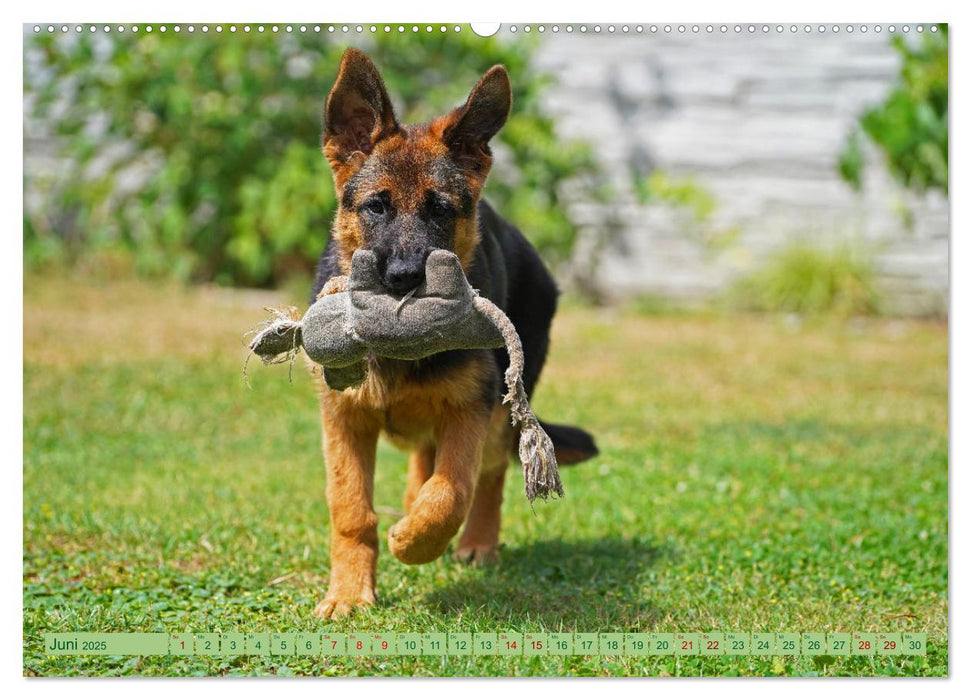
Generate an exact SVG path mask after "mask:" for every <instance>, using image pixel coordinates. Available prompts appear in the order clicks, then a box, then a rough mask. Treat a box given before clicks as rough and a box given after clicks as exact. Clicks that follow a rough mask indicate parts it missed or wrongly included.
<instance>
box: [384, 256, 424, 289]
mask: <svg viewBox="0 0 971 700" xmlns="http://www.w3.org/2000/svg"><path fill="white" fill-rule="evenodd" d="M425 257H427V256H424V255H423V256H418V257H413V258H405V259H401V258H393V259H391V260H389V261H388V269H387V270H386V271H385V273H384V286H385V287H387V288H388V291H390V292H391V293H392V294H395V295H397V296H403V295H405V294H407V293H408V292H410V291H411V290H412V289H414V288H415V287H417V286H418V285H419V284H421V283H422V280H424V279H425Z"/></svg>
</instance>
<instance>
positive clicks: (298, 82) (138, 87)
mask: <svg viewBox="0 0 971 700" xmlns="http://www.w3.org/2000/svg"><path fill="white" fill-rule="evenodd" d="M422 28H424V26H423V27H422ZM167 29H168V31H167V32H165V33H164V34H163V33H160V32H159V31H158V25H156V27H155V31H153V32H152V33H151V34H148V33H145V32H144V31H143V32H140V33H138V34H133V33H132V32H130V31H129V32H125V33H124V34H120V33H117V32H112V33H111V34H110V35H109V36H105V35H103V34H101V33H98V34H95V35H90V36H89V35H88V34H87V33H85V34H83V35H80V36H76V35H74V34H73V33H69V34H63V35H62V34H52V35H41V36H36V37H35V36H30V37H27V38H26V40H25V62H24V65H25V75H24V90H25V98H26V99H27V101H28V104H30V105H31V116H32V117H34V118H35V119H36V120H38V122H37V123H38V124H40V125H41V126H45V125H46V126H48V127H49V128H50V129H51V131H52V132H53V133H52V138H51V147H52V148H53V151H54V153H53V156H54V159H55V162H57V163H58V164H59V167H58V168H57V170H56V172H54V173H47V174H46V175H43V174H42V175H34V174H31V173H29V172H28V173H26V174H25V183H24V187H25V192H28V191H30V192H32V193H34V194H36V195H37V196H38V197H39V198H40V200H41V201H42V202H43V206H41V207H33V208H28V207H25V221H24V251H25V252H24V255H25V264H26V265H27V266H39V265H43V264H45V263H48V262H51V261H57V260H63V261H67V262H71V261H77V260H80V259H84V258H85V257H88V256H95V257H96V256H99V255H103V256H109V257H110V256H112V255H121V256H123V257H125V256H127V257H130V258H131V260H132V262H133V263H134V266H135V268H136V269H137V270H138V271H139V272H141V273H147V274H174V275H175V276H177V277H179V278H183V279H192V280H207V281H208V280H215V281H217V282H219V283H222V284H241V285H272V284H276V283H278V282H280V281H281V280H282V279H284V278H285V277H287V276H288V275H289V274H291V273H298V274H300V273H306V272H308V271H310V270H311V269H312V266H313V264H314V262H315V261H316V258H317V256H318V255H319V253H320V251H321V250H322V248H323V246H324V244H325V243H326V240H327V236H328V231H329V226H330V221H331V218H332V215H333V212H334V210H335V207H336V202H335V199H334V192H333V185H332V181H331V175H330V171H329V168H328V167H327V163H326V161H325V160H324V158H323V156H322V155H321V154H320V132H321V113H322V111H323V105H324V101H325V99H326V96H327V93H328V91H329V89H330V87H331V85H332V83H333V80H334V78H335V76H336V71H337V67H338V63H339V59H340V55H341V53H342V52H343V50H344V48H346V45H347V44H346V43H345V42H343V41H341V39H342V37H340V36H336V35H335V36H331V35H329V34H328V33H326V32H323V33H315V32H313V31H312V29H311V30H310V31H308V32H307V33H300V32H293V33H287V34H284V33H282V32H281V33H272V34H271V33H270V32H269V31H267V32H265V33H257V32H256V31H253V32H250V33H245V34H244V33H243V32H241V31H238V32H235V33H230V32H229V30H228V27H226V26H224V28H223V31H222V32H221V33H219V34H217V33H215V32H214V31H212V30H210V32H209V33H207V34H202V33H201V32H195V33H194V34H192V35H189V34H187V33H186V32H182V33H180V34H176V33H175V32H173V31H172V27H171V26H169V27H167ZM356 43H357V45H359V47H360V48H362V49H363V50H364V51H366V52H367V53H368V54H369V55H370V56H371V57H372V59H373V60H374V62H375V64H376V65H377V66H378V68H379V70H380V71H381V73H382V75H383V76H384V78H385V81H386V82H387V85H388V89H389V92H390V93H391V96H392V101H393V102H394V103H395V107H396V111H397V113H398V117H399V119H400V120H402V121H404V122H414V121H424V120H427V119H429V118H431V117H433V116H435V115H437V114H441V113H444V112H445V111H447V110H449V109H451V108H452V107H455V106H457V105H459V104H461V103H462V102H463V101H464V100H465V97H466V96H467V94H468V92H469V90H470V89H471V88H472V86H473V85H474V84H475V82H476V81H477V80H478V78H479V77H480V76H481V74H482V73H483V72H484V71H485V70H487V69H488V68H489V67H490V66H492V65H493V64H496V63H503V64H505V65H506V67H507V68H508V70H509V72H510V75H511V78H512V84H513V93H514V104H513V114H512V116H511V118H510V119H509V122H508V123H507V125H506V126H505V128H504V129H503V130H502V131H501V132H500V134H499V136H498V137H497V139H496V140H495V141H494V145H495V147H496V150H498V151H503V153H502V157H501V158H500V163H501V172H496V173H495V174H494V176H493V177H492V178H490V182H489V185H488V187H487V190H486V196H487V197H488V198H489V199H490V200H491V201H492V202H493V203H494V204H495V205H496V206H497V207H498V208H499V209H500V211H502V213H503V214H504V215H505V216H506V217H508V218H509V219H510V220H512V221H513V222H515V223H516V225H517V226H519V227H520V228H521V229H522V230H523V232H524V233H525V234H526V235H527V236H528V237H529V238H530V239H531V240H532V241H533V243H534V244H536V246H537V247H538V248H539V249H540V252H541V253H542V254H543V255H545V256H546V257H547V259H549V260H551V261H552V262H556V261H557V260H561V259H564V258H566V257H567V256H568V255H569V253H570V251H571V249H572V246H573V242H574V238H575V234H576V229H575V227H574V225H573V223H572V222H571V221H570V219H569V218H568V216H567V214H566V212H565V208H564V207H563V206H562V205H561V201H560V194H559V185H560V183H561V182H563V181H564V180H566V179H568V178H573V177H581V176H584V175H585V174H587V175H592V174H594V173H595V172H596V168H595V165H594V160H593V157H592V154H591V152H590V150H589V148H588V147H587V146H586V145H585V144H583V143H578V142H565V141H564V140H562V139H559V138H557V137H556V135H555V134H554V128H553V121H552V120H551V118H550V117H549V116H547V115H546V114H545V113H544V111H543V109H542V108H541V106H540V102H539V96H540V93H541V91H542V89H543V86H544V84H545V80H544V78H543V77H542V76H540V75H538V74H537V73H536V72H535V71H534V70H533V69H532V68H531V66H530V58H531V54H532V51H533V48H534V46H535V42H534V41H531V40H529V39H528V38H526V37H523V38H520V39H517V40H516V41H515V42H502V41H498V40H496V39H495V38H490V39H484V38H481V37H478V36H475V35H474V34H473V33H472V32H471V31H469V30H468V29H465V30H464V31H462V32H460V33H458V34H456V33H454V32H452V31H449V32H442V31H440V27H438V26H435V27H434V29H433V31H432V32H431V33H426V32H422V34H421V35H420V36H414V35H412V34H411V33H410V32H406V33H404V34H399V33H398V32H395V31H392V32H391V33H390V34H384V33H379V34H378V35H376V36H370V37H366V38H364V39H363V40H360V41H358V42H356ZM28 209H30V211H28Z"/></svg>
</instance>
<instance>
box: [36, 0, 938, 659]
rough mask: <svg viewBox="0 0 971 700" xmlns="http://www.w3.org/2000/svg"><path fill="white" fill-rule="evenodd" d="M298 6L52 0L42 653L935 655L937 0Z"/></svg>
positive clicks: (40, 498) (47, 38)
mask: <svg viewBox="0 0 971 700" xmlns="http://www.w3.org/2000/svg"><path fill="white" fill-rule="evenodd" d="M266 14H267V16H269V15H272V8H271V11H269V12H267V13H266ZM309 14H317V15H320V16H319V18H318V19H319V20H320V21H306V22H277V23H273V22H266V23H258V22H257V23H254V22H233V21H225V22H206V23H186V22H136V23H119V22H97V23H92V22H81V23H77V22H75V23H64V22H50V21H49V22H30V21H28V22H27V23H25V24H24V25H23V29H22V41H23V259H22V270H23V364H22V367H23V494H22V496H23V565H22V580H23V584H22V585H23V633H22V636H23V675H24V676H29V677H34V676H38V677H63V676H94V677H106V676H142V677H144V676H160V677H167V676H180V677H182V676H210V677H225V676H311V677H320V676H338V677H345V676H396V677H414V676H447V677H452V676H456V677H522V676H542V677H561V676H601V677H607V676H609V677H658V676H689V677H719V676H759V677H761V676H787V677H796V676H799V677H804V676H854V677H858V676H863V677H887V676H904V677H925V676H947V675H948V668H949V667H948V661H949V655H948V638H949V602H948V601H949V597H948V596H949V588H948V575H949V571H948V545H949V541H948V538H949V527H948V517H949V508H948V486H949V484H948V465H949V451H948V449H949V410H948V401H949V396H950V394H949V373H948V362H949V309H950V297H949V294H950V277H949V266H950V257H949V250H950V207H951V201H950V199H949V189H948V185H949V180H948V176H949V166H948V155H949V146H948V143H949V142H948V138H949V96H948V88H949V70H948V53H949V45H948V24H946V23H935V22H920V21H905V22H893V23H890V22H872V21H871V22H860V21H856V22H851V23H849V22H839V23H833V22H820V21H812V22H806V21H801V22H798V23H793V22H782V23H780V22H778V21H765V22H714V21H712V22H659V21H653V22H652V21H640V22H638V21H627V22H624V21H613V22H606V21H605V22H555V21H551V22H540V23H536V22H530V23H522V22H501V23H494V24H488V23H482V24H475V23H474V24H469V23H465V22H449V23H441V22H393V23H384V22H343V21H325V20H326V19H327V17H326V15H327V8H326V6H325V5H320V6H318V7H317V9H316V10H315V11H314V12H311V13H309ZM365 14H366V13H365ZM555 14H556V13H555V11H551V14H550V18H551V19H555V16H554V15H555ZM631 14H640V15H645V14H649V12H647V11H646V10H643V8H642V9H641V10H638V11H637V13H633V12H632V13H631ZM923 14H925V11H924V10H922V9H921V8H920V7H919V6H914V8H913V12H912V17H910V18H907V17H904V18H903V19H913V20H916V19H920V15H923ZM416 18H417V17H416ZM230 19H231V18H230ZM307 19H308V20H309V19H311V17H309V15H308V17H307ZM931 19H935V18H933V17H931Z"/></svg>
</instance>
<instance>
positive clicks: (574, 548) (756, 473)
mask: <svg viewBox="0 0 971 700" xmlns="http://www.w3.org/2000/svg"><path fill="white" fill-rule="evenodd" d="M281 301H282V299H281V298H280V296H279V295H273V294H270V293H265V294H264V293H257V292H232V291H227V290H215V289H194V290H182V289H179V288H172V287H153V286H148V285H145V284H142V283H137V282H114V283H102V284H100V285H98V284H91V283H82V282H80V281H78V280H74V281H73V282H71V281H67V282H63V281H62V282H56V281H53V280H51V279H46V278H45V279H41V278H37V277H34V278H31V277H28V279H27V282H26V285H25V301H24V317H25V321H24V323H25V326H24V354H25V364H24V563H23V578H24V673H25V674H26V675H42V676H61V675H133V674H139V675H237V674H247V675H248V674H253V675H263V674H280V675H283V674H287V675H289V674H293V675H306V674H311V675H337V676H343V675H407V676H425V675H518V676H525V675H564V674H574V675H610V676H625V675H692V676H695V675H706V676H707V675H807V674H809V675H816V674H818V675H922V676H923V675H944V674H946V673H947V635H948V625H947V618H948V605H947V582H948V570H947V551H948V550H947V539H948V523H947V488H948V485H947V465H948V462H947V431H948V423H947V420H948V412H947V390H948V375H947V360H948V358H947V328H946V326H945V325H943V324H941V323H920V322H905V321H886V320H881V321H866V322H849V323H837V322H826V323H823V322H819V323H814V324H808V325H806V326H802V327H797V328H793V327H792V326H793V324H791V323H789V324H787V323H786V322H785V319H781V318H777V317H768V316H767V317H756V316H740V317H739V316H734V317H722V316H699V315H690V316H676V315H661V316H644V315H636V314H633V313H626V312H622V311H596V310H590V309H581V308H568V309H566V310H564V311H563V312H562V313H561V316H560V317H559V319H558V321H557V324H556V326H555V328H554V339H553V346H552V352H551V356H550V360H549V364H548V366H547V369H546V371H545V374H544V377H543V380H542V381H541V382H540V386H539V389H538V391H537V394H536V396H535V397H534V402H533V405H534V408H535V409H536V412H537V413H538V414H539V415H540V416H541V417H544V418H546V419H548V420H552V421H555V422H563V423H573V424H577V425H581V426H584V427H586V428H587V429H589V430H590V431H591V432H593V433H594V434H595V435H596V437H597V440H598V442H599V444H600V447H601V450H602V454H601V455H600V456H599V457H598V458H596V459H595V460H593V461H591V462H589V463H586V464H584V465H581V466H577V467H574V468H570V469H567V470H564V472H563V482H564V486H565V489H566V497H565V498H564V499H562V500H559V501H555V502H554V501H551V502H548V503H543V502H538V503H537V504H536V506H535V512H533V510H532V509H531V508H530V506H529V504H528V503H527V502H526V499H525V497H524V495H523V493H522V478H521V476H519V475H518V474H516V473H514V474H513V475H511V478H509V479H508V480H507V482H506V506H505V510H504V521H503V526H504V527H503V534H504V536H503V539H504V543H505V545H504V549H503V551H502V558H501V561H500V563H499V564H498V565H496V566H493V567H491V568H484V569H472V568H467V567H466V566H463V565H460V564H458V563H454V562H452V561H451V560H450V559H449V558H447V557H446V558H443V559H441V560H439V561H436V562H434V563H431V564H427V565H424V566H421V567H417V568H411V567H407V566H405V565H403V564H401V563H399V562H398V561H397V560H395V559H394V558H393V557H392V556H390V555H389V554H388V552H387V547H386V544H385V542H384V537H385V535H386V533H387V528H388V527H389V526H390V525H391V524H392V523H393V522H394V520H395V517H396V516H395V514H394V511H395V510H397V509H398V508H400V503H401V495H402V491H403V487H404V474H405V463H406V458H405V456H404V455H403V454H401V453H399V452H396V451H395V450H394V449H392V448H390V447H388V446H386V445H382V447H381V448H380V451H379V464H378V475H377V486H376V498H375V501H376V505H377V506H378V507H379V509H380V512H381V513H382V516H381V518H382V520H381V524H380V530H381V536H382V555H381V560H380V562H379V569H378V586H379V594H380V601H379V603H378V605H377V606H376V607H374V608H373V609H372V610H371V611H369V612H365V613H359V614H357V615H355V616H353V617H352V618H350V619H347V620H342V621H322V620H318V619H315V618H314V617H312V615H311V611H312V610H313V607H314V604H315V603H316V602H317V600H318V599H319V598H320V597H321V596H322V595H323V593H324V590H325V587H326V582H327V574H328V555H327V551H328V550H327V542H328V527H329V526H328V517H327V509H326V505H325V500H324V486H325V484H324V467H323V461H322V457H321V454H320V441H321V435H320V425H319V422H318V418H317V408H316V398H315V396H314V394H313V391H312V387H311V384H310V381H309V378H308V376H307V373H306V371H305V369H304V367H303V364H302V362H298V364H297V365H296V366H295V367H294V369H293V381H292V383H289V382H288V380H287V369H286V367H280V366H276V367H269V368H264V367H262V366H260V365H259V362H258V361H257V362H255V364H254V363H251V364H250V371H249V379H250V383H251V387H250V388H247V386H246V384H245V383H244V381H243V378H242V374H241V367H242V360H243V357H244V356H245V352H244V349H243V343H242V339H241V337H242V333H243V332H244V331H245V330H247V329H248V328H250V327H252V326H253V325H255V323H256V322H257V321H259V320H261V319H262V318H263V317H264V315H265V314H264V312H263V310H262V307H263V306H264V305H266V304H274V303H276V304H278V303H280V302H281ZM321 630H332V631H338V632H347V631H365V632H376V631H388V632H425V631H438V632H460V631H461V632H475V631H490V632H491V631H508V630H514V631H520V632H530V631H581V632H611V631H615V632H647V631H663V632H676V631H682V632H701V631H710V630H717V631H746V632H757V631H767V632H781V631H796V632H811V631H822V632H836V631H843V632H850V631H860V632H888V631H895V632H896V631H914V632H925V633H927V634H928V638H929V653H928V655H927V656H926V657H873V658H843V657H839V658H837V657H815V658H814V657H791V656H783V657H774V658H771V657H757V656H747V657H735V658H689V659H685V658H677V659H676V658H673V657H647V658H636V657H611V656H598V657H581V656H571V657H545V658H512V659H510V658H503V657H488V658H483V657H475V658H470V657H389V658H382V657H368V658H361V659H354V658H341V659H332V660H325V659H320V658H309V657H307V658H303V657H293V658H291V659H289V660H286V661H281V660H279V659H278V658H266V659H260V658H257V657H214V658H206V657H189V658H179V657H144V658H139V657H84V656H75V657H51V656H46V655H44V654H43V652H42V651H41V638H42V635H43V633H45V632H72V631H92V632H93V631H113V632H120V631H146V632H162V631H187V632H196V633H199V632H209V631H223V632H229V631H241V632H257V631H259V632H270V631H281V632H291V631H321Z"/></svg>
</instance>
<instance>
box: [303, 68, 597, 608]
mask: <svg viewBox="0 0 971 700" xmlns="http://www.w3.org/2000/svg"><path fill="white" fill-rule="evenodd" d="M511 104H512V92H511V89H510V84H509V76H508V74H507V73H506V69H505V68H504V67H503V66H495V67H493V68H492V69H491V70H489V72H487V73H486V74H485V76H484V77H483V78H482V79H481V80H480V81H479V83H478V85H476V86H475V87H474V88H473V89H472V92H471V94H470V95H469V97H468V100H467V101H466V103H465V104H464V105H463V106H461V107H459V108H457V109H454V110H452V111H451V112H450V113H449V114H447V115H445V116H443V117H439V118H437V119H435V120H433V121H432V122H431V123H429V124H423V125H420V126H405V125H402V124H399V123H398V121H397V120H396V119H395V115H394V111H393V110H392V107H391V100H390V99H388V94H387V91H386V90H385V87H384V83H383V82H382V80H381V77H380V76H379V75H378V72H377V70H376V69H375V67H374V65H373V64H372V63H371V61H370V60H369V59H368V58H367V56H365V55H364V54H363V53H361V52H360V51H357V50H355V49H348V50H347V51H346V52H345V53H344V56H343V58H342V59H341V65H340V72H339V73H338V76H337V81H336V83H335V84H334V87H333V88H332V89H331V91H330V95H329V96H328V98H327V105H326V108H325V112H324V135H323V151H324V155H325V156H326V157H327V160H328V161H329V162H330V166H331V168H332V170H333V173H334V185H335V187H336V189H337V195H338V202H339V207H338V210H337V214H336V218H335V220H334V224H333V229H332V231H331V236H330V240H329V242H328V243H327V247H326V248H325V249H324V252H323V254H322V255H321V257H320V262H319V263H318V266H317V275H316V280H315V282H314V291H313V295H312V297H311V299H312V300H313V299H316V298H318V297H319V296H320V295H322V294H327V293H333V292H336V291H341V290H343V289H344V288H345V284H346V275H347V274H348V273H349V271H350V266H351V256H352V255H353V254H354V251H355V250H357V249H358V248H367V249H370V250H372V251H374V253H375V255H376V257H377V260H378V270H379V272H380V274H381V278H382V280H383V282H384V285H385V286H386V287H387V289H388V291H389V292H390V293H391V294H393V295H396V296H403V295H405V294H407V293H408V292H409V291H411V290H413V289H414V288H415V287H417V286H418V285H419V284H420V283H421V282H422V280H423V279H424V274H425V260H426V258H427V257H428V254H429V253H430V252H431V251H433V250H435V249H439V248H442V249H446V250H450V251H453V252H454V253H455V254H456V255H457V256H458V257H459V259H460V260H461V262H462V266H463V269H464V270H465V273H466V275H467V277H468V279H469V282H470V284H471V285H472V287H473V288H475V289H478V290H479V293H480V294H482V295H484V296H486V297H488V298H489V299H490V300H492V301H493V302H494V303H495V304H496V305H498V306H499V307H500V308H501V309H503V310H504V311H505V313H506V314H507V315H508V316H509V318H510V319H511V320H512V322H513V324H514V325H515V326H516V330H517V331H518V332H519V336H520V338H521V339H522V343H523V350H524V351H525V359H526V364H525V371H524V376H523V382H524V384H525V387H526V391H527V392H528V393H529V394H532V392H533V388H534V387H535V386H536V381H537V379H538V378H539V374H540V369H541V368H542V366H543V362H544V361H545V359H546V352H547V348H548V347H549V332H550V323H551V321H552V318H553V313H554V311H555V310H556V298H557V294H558V292H557V288H556V285H555V283H554V282H553V279H552V277H550V274H549V272H548V271H547V270H546V268H545V267H544V266H543V263H542V262H541V261H540V259H539V256H538V255H537V254H536V251H535V250H534V249H533V248H532V246H531V245H530V244H529V243H528V242H527V241H526V239H525V238H524V237H523V235H522V234H521V233H520V232H519V231H518V230H517V229H516V228H514V227H513V226H511V225H510V224H508V223H507V222H506V221H504V220H503V219H502V218H500V217H499V215H498V214H496V213H495V212H494V211H493V210H492V208H491V207H490V206H489V205H488V204H487V203H485V202H484V201H480V199H479V196H480V193H481V192H482V187H483V185H484V184H485V180H486V176H487V175H488V174H489V168H490V166H491V164H492V156H491V153H490V150H489V146H488V143H489V139H491V138H492V137H493V136H495V134H496V132H497V131H499V129H500V128H501V127H502V126H503V124H504V123H505V121H506V118H507V117H508V116H509V110H510V107H511ZM367 362H368V376H367V379H366V380H365V382H364V383H363V384H362V385H361V386H359V387H357V388H354V389H348V390H346V391H332V390H330V389H329V388H328V387H327V386H326V384H325V383H324V381H323V379H322V378H321V373H320V369H319V368H315V369H314V370H313V372H314V375H315V377H316V381H317V383H318V385H319V391H320V407H321V417H322V420H323V430H324V436H325V440H324V459H325V461H326V465H327V503H328V506H329V508H330V519H331V525H332V533H331V549H330V566H331V571H330V586H329V588H328V591H327V595H326V596H325V597H324V599H323V600H322V601H321V602H320V603H319V604H318V605H317V608H316V610H315V614H317V615H319V616H321V617H332V616H335V615H344V614H347V613H348V612H350V611H351V610H352V609H354V608H355V607H357V606H366V605H370V604H371V603H374V601H375V597H376V591H375V566H376V563H377V557H378V518H377V515H376V514H375V512H374V507H373V504H372V495H373V491H374V489H373V486H374V458H375V449H376V443H377V440H378V436H379V435H380V434H381V433H384V434H385V435H386V436H387V437H388V438H389V439H390V441H391V442H392V443H393V444H395V445H398V446H400V447H404V448H405V449H407V450H409V451H410V453H411V456H410V458H409V461H408V478H407V486H406V490H405V496H404V512H405V515H404V517H403V518H402V519H401V520H399V521H398V522H397V523H396V524H395V525H394V526H393V527H392V528H391V529H390V531H389V532H388V545H389V547H390V549H391V552H392V554H394V555H395V556H396V557H397V558H398V559H400V560H401V561H402V562H404V563H406V564H422V563H424V562H428V561H432V560H433V559H435V558H437V557H439V556H441V555H442V554H443V553H444V552H445V549H446V548H447V546H448V544H449V542H450V541H451V539H452V538H453V537H454V536H455V535H456V533H457V532H458V530H459V528H460V527H461V525H462V523H463V522H464V523H465V530H464V531H463V533H462V536H461V539H460V540H459V543H458V546H457V548H456V550H455V557H456V558H457V559H460V560H462V561H465V562H469V563H474V564H483V563H486V562H490V561H492V560H493V559H494V558H495V557H496V552H497V548H498V545H499V510H500V506H501V503H502V485H503V480H504V479H505V476H506V470H507V466H508V463H509V457H510V454H512V453H514V446H515V445H516V441H517V438H518V435H517V434H516V431H515V430H514V429H513V428H512V426H511V424H510V416H509V412H508V410H507V409H506V407H504V406H503V405H502V404H501V395H502V391H503V389H502V387H503V383H502V378H503V373H504V372H505V369H506V367H507V365H508V358H507V356H506V353H505V350H502V349H500V350H455V351H450V352H442V353H439V354H437V355H433V356H431V357H428V358H425V359H423V360H418V361H402V360H393V359H389V358H384V357H376V356H373V355H372V356H370V357H369V358H368V359H367ZM544 427H545V428H546V430H547V432H548V433H549V435H550V437H551V438H552V440H553V444H554V446H555V448H556V457H557V460H558V461H559V462H560V463H561V464H570V463H574V462H579V461H581V460H584V459H587V458H588V457H592V456H593V455H595V454H597V448H596V446H595V445H594V442H593V439H592V438H591V437H590V435H588V434H587V433H585V432H584V431H582V430H580V429H578V428H569V427H565V426H556V425H545V426H544Z"/></svg>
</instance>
